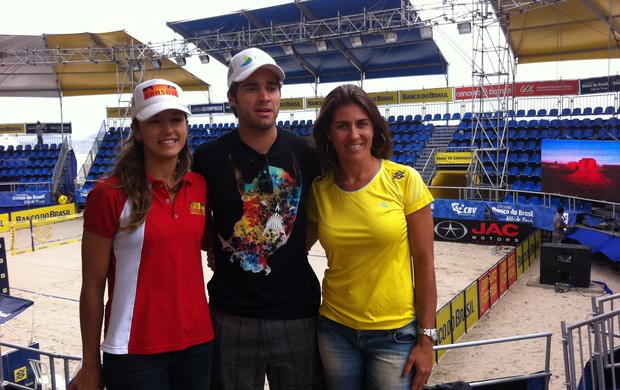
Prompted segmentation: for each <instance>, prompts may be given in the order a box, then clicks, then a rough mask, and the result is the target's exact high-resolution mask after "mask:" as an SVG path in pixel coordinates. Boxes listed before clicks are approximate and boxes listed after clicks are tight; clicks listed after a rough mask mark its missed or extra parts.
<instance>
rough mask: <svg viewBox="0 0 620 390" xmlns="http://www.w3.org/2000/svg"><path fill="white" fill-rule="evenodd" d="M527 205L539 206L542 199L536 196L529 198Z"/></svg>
mask: <svg viewBox="0 0 620 390" xmlns="http://www.w3.org/2000/svg"><path fill="white" fill-rule="evenodd" d="M527 204H529V205H531V206H538V205H539V204H540V199H539V198H538V196H536V195H532V196H530V197H529V198H527Z"/></svg>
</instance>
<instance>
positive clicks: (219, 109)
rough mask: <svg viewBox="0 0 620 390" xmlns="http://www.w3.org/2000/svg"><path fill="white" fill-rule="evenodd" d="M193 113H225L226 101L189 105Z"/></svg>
mask: <svg viewBox="0 0 620 390" xmlns="http://www.w3.org/2000/svg"><path fill="white" fill-rule="evenodd" d="M189 111H190V112H191V113H192V115H206V114H224V113H225V110H224V103H212V104H192V105H190V106H189Z"/></svg>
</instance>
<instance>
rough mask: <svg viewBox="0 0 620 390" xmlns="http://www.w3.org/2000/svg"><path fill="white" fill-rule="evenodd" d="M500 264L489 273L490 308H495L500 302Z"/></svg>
mask: <svg viewBox="0 0 620 390" xmlns="http://www.w3.org/2000/svg"><path fill="white" fill-rule="evenodd" d="M498 272H499V264H496V265H495V266H493V268H491V270H490V271H489V307H493V305H495V303H496V302H497V301H498V300H499V277H498Z"/></svg>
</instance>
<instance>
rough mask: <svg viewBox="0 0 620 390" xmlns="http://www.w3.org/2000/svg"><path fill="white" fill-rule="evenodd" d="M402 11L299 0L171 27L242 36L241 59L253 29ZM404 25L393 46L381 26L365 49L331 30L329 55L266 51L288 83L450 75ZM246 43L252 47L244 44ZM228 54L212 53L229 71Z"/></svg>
mask: <svg viewBox="0 0 620 390" xmlns="http://www.w3.org/2000/svg"><path fill="white" fill-rule="evenodd" d="M401 6H402V5H401V0H356V1H333V0H308V1H295V2H291V3H287V4H282V5H276V6H272V7H266V8H260V9H254V10H243V11H239V12H238V13H231V14H227V15H220V16H215V17H210V18H203V19H195V20H189V21H179V22H169V23H167V26H168V27H170V28H171V29H172V30H174V31H175V32H176V33H178V34H179V35H181V36H182V37H183V38H186V39H189V38H196V37H205V36H213V35H215V34H227V33H234V32H237V33H240V35H239V37H240V40H239V42H238V46H237V47H236V48H233V51H232V52H233V54H235V53H237V52H239V51H240V50H241V48H242V47H243V46H244V45H245V44H247V45H248V46H253V45H252V44H251V42H249V41H250V39H251V36H250V34H249V33H248V31H249V30H254V31H256V29H261V28H266V27H270V26H274V27H275V26H283V25H290V24H295V23H297V24H299V22H300V21H301V20H303V21H306V22H310V21H318V20H326V19H331V18H337V17H339V16H340V17H343V16H353V15H360V14H364V13H365V12H371V11H373V12H374V11H381V10H394V15H395V16H394V17H395V18H398V15H400V10H401ZM410 12H413V11H410ZM402 25H403V26H407V27H406V28H403V29H399V30H398V31H397V40H396V42H395V43H391V44H388V43H386V42H385V39H384V37H383V34H382V29H381V28H380V26H377V27H376V28H374V29H373V28H371V26H366V28H364V29H363V31H364V32H363V34H362V35H361V38H362V42H363V45H362V46H361V47H358V48H354V47H352V45H351V42H350V40H349V38H348V37H341V38H335V37H334V38H330V36H336V34H330V32H329V31H328V30H325V31H323V32H321V33H320V34H319V35H321V36H322V37H323V38H325V39H326V41H327V50H326V51H324V52H319V51H318V50H317V47H316V44H315V42H306V43H300V42H293V47H294V50H295V54H294V55H288V54H286V53H285V52H284V49H283V46H282V44H278V45H274V44H271V45H267V46H262V47H261V48H262V49H263V50H265V51H266V52H268V53H269V54H270V55H271V56H272V57H273V58H274V59H275V60H276V62H277V63H278V65H280V66H281V67H282V69H283V70H284V72H285V73H286V81H285V83H286V84H302V83H314V82H318V81H319V80H320V82H321V83H330V82H344V81H353V80H360V79H361V78H362V77H361V75H362V73H363V74H364V78H366V79H376V78H391V77H404V76H425V75H440V74H447V72H448V62H447V61H446V59H445V58H444V56H443V54H442V53H441V51H440V50H439V47H438V46H437V44H436V43H435V41H433V40H432V39H423V38H422V36H421V34H420V29H418V28H416V27H415V26H412V25H411V24H410V21H408V20H404V19H403V20H402ZM241 37H243V39H241ZM242 40H246V41H247V42H245V43H243V42H242ZM228 49H229V47H226V46H225V45H222V47H221V48H218V49H216V50H209V51H208V52H209V54H210V56H211V57H212V58H215V59H216V60H218V61H219V62H221V63H222V64H224V65H226V66H228V63H227V62H226V60H225V59H224V52H225V51H227V50H228ZM354 64H358V65H359V66H361V69H357V68H356V65H354ZM412 87H413V86H412ZM403 88H404V89H405V88H406V86H403Z"/></svg>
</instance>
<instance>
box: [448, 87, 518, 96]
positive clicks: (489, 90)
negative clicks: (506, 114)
mask: <svg viewBox="0 0 620 390" xmlns="http://www.w3.org/2000/svg"><path fill="white" fill-rule="evenodd" d="M512 87H513V86H512V85H511V84H506V85H485V86H483V87H473V86H470V87H458V88H454V98H455V100H470V99H480V98H486V99H493V98H498V97H507V96H512V93H513V89H512Z"/></svg>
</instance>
